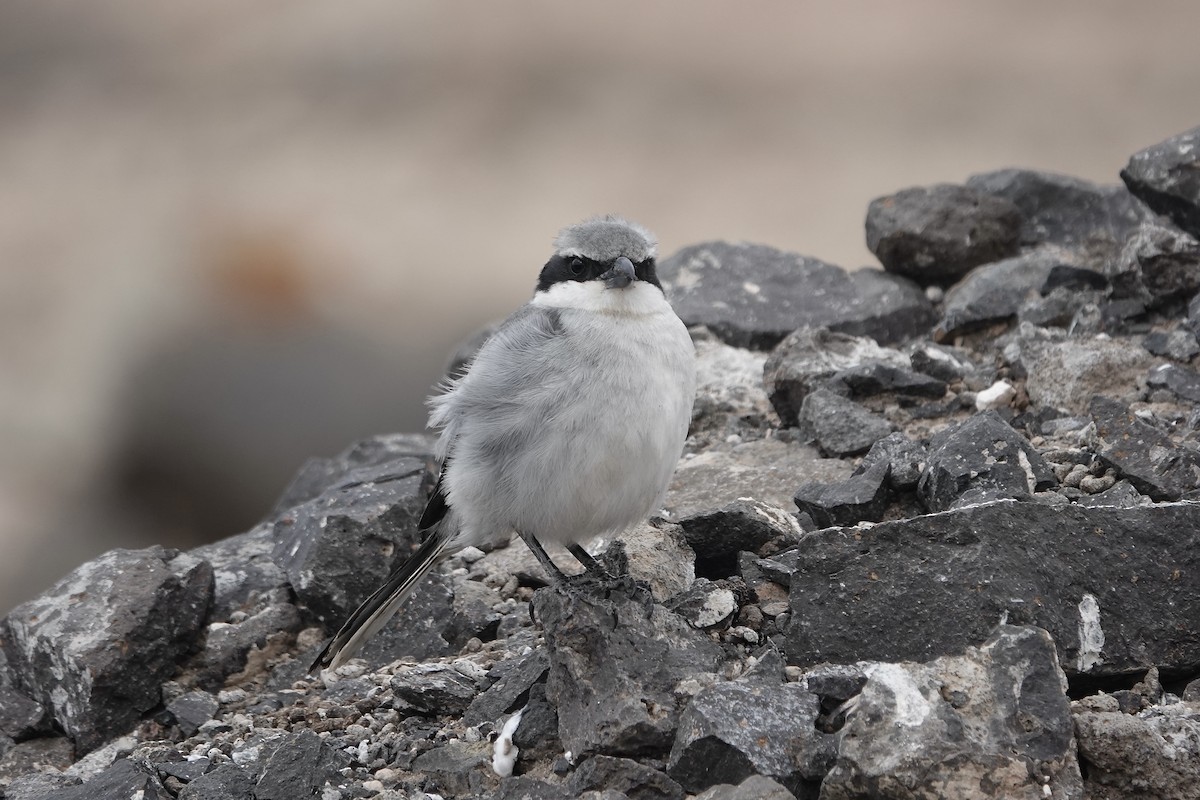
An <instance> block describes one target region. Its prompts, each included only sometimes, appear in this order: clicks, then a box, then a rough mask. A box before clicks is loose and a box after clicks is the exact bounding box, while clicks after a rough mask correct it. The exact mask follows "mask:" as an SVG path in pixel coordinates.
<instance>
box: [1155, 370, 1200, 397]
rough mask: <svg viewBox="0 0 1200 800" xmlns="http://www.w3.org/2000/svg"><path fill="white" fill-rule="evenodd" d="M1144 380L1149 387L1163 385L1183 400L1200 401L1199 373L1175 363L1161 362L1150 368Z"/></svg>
mask: <svg viewBox="0 0 1200 800" xmlns="http://www.w3.org/2000/svg"><path fill="white" fill-rule="evenodd" d="M1146 382H1147V383H1148V384H1149V385H1150V386H1151V387H1163V388H1166V389H1169V390H1170V391H1172V392H1174V393H1175V394H1177V395H1178V396H1180V397H1182V398H1183V399H1184V400H1190V401H1192V402H1193V403H1200V374H1198V373H1196V372H1194V371H1193V370H1190V369H1187V368H1186V367H1179V366H1176V365H1175V364H1161V365H1159V366H1157V367H1155V368H1154V369H1152V370H1150V375H1149V376H1148V377H1147V378H1146Z"/></svg>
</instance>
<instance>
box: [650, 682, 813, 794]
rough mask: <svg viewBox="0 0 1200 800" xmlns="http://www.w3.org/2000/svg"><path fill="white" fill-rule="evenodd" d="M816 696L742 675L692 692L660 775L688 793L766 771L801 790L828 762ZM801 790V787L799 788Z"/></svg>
mask: <svg viewBox="0 0 1200 800" xmlns="http://www.w3.org/2000/svg"><path fill="white" fill-rule="evenodd" d="M819 708H820V703H819V701H818V699H817V697H816V695H814V694H811V693H810V692H808V691H807V690H806V689H805V688H804V687H802V686H801V685H799V684H796V683H779V682H778V681H774V682H768V681H762V682H760V681H755V680H751V679H744V680H738V681H733V682H729V683H718V684H715V685H713V686H710V687H708V688H706V689H703V690H701V691H700V693H699V694H697V695H696V696H695V697H694V698H692V701H691V703H689V704H688V706H687V708H686V709H685V710H684V712H683V715H682V717H681V718H680V721H679V731H678V732H677V733H676V736H675V743H674V745H673V746H672V747H671V753H670V755H669V756H668V757H667V773H668V774H669V775H671V776H672V777H673V778H675V779H676V780H677V781H679V782H680V784H682V785H683V787H684V788H685V789H687V790H688V791H689V792H699V791H702V790H704V789H707V788H709V787H710V786H713V785H714V784H719V783H740V782H741V781H743V780H744V779H746V778H748V777H749V776H751V775H754V774H759V775H766V776H768V777H770V778H773V779H775V780H777V781H779V783H781V784H782V785H783V786H784V787H786V788H787V789H788V790H790V791H791V792H793V793H794V794H797V795H802V796H808V795H809V794H812V793H813V790H814V789H815V788H816V786H817V784H818V783H819V781H820V780H821V778H822V777H824V775H825V773H826V772H827V771H828V770H829V767H830V766H831V765H832V763H833V759H834V756H835V753H836V751H837V746H836V743H835V737H833V736H831V735H828V734H823V733H820V732H819V731H818V730H817V729H816V724H815V723H816V719H817V714H818V711H819ZM806 789H807V792H805V790H806Z"/></svg>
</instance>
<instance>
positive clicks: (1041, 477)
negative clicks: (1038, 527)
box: [917, 411, 1058, 511]
mask: <svg viewBox="0 0 1200 800" xmlns="http://www.w3.org/2000/svg"><path fill="white" fill-rule="evenodd" d="M1057 483H1058V482H1057V480H1056V479H1055V477H1054V472H1053V470H1051V469H1050V467H1049V465H1047V464H1046V462H1045V461H1044V460H1043V459H1042V457H1041V455H1039V454H1038V452H1037V450H1035V449H1034V447H1033V445H1031V444H1030V443H1029V440H1028V439H1026V438H1025V437H1024V436H1022V435H1021V434H1019V433H1017V432H1016V431H1015V430H1013V428H1012V427H1011V426H1010V425H1008V423H1006V422H1004V420H1002V419H1000V416H999V415H998V414H997V413H996V412H995V411H985V412H983V413H981V414H976V415H975V416H973V417H971V418H969V419H968V420H966V421H965V422H963V423H961V424H959V425H957V426H955V427H952V428H947V429H946V430H943V431H940V432H939V433H937V434H935V435H934V436H933V437H932V438H931V439H930V441H929V456H928V462H927V466H926V468H925V472H924V473H922V475H921V480H920V482H919V483H918V484H917V494H918V496H919V497H920V498H921V502H922V503H924V504H925V507H926V508H928V509H929V510H930V511H945V510H946V509H948V508H953V507H954V506H955V504H956V503H959V502H960V501H962V500H966V501H972V502H980V501H982V500H999V499H1004V498H1010V497H1015V498H1028V497H1029V496H1030V495H1032V494H1033V493H1034V492H1042V491H1045V490H1047V489H1050V488H1053V487H1054V486H1055V485H1057Z"/></svg>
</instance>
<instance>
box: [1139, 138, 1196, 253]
mask: <svg viewBox="0 0 1200 800" xmlns="http://www.w3.org/2000/svg"><path fill="white" fill-rule="evenodd" d="M1198 148H1200V128H1192V129H1191V130H1189V131H1185V132H1183V133H1181V134H1178V135H1176V136H1172V137H1171V138H1170V139H1167V140H1165V141H1162V142H1159V143H1158V144H1156V145H1152V146H1150V147H1147V148H1146V149H1145V150H1141V151H1139V152H1137V153H1134V154H1133V155H1132V156H1131V157H1130V159H1129V163H1128V164H1127V165H1126V166H1125V169H1123V170H1121V180H1123V181H1125V185H1126V186H1128V187H1129V191H1131V192H1132V193H1133V194H1135V195H1137V197H1138V199H1140V200H1141V201H1142V202H1143V203H1145V204H1146V205H1148V206H1149V207H1150V208H1152V209H1153V210H1154V211H1155V212H1156V213H1159V214H1162V215H1163V216H1166V217H1170V219H1171V221H1172V222H1174V223H1175V224H1176V225H1178V226H1179V227H1180V228H1183V229H1184V230H1185V231H1187V232H1188V233H1190V234H1192V235H1193V236H1197V237H1200V182H1198V181H1197V180H1196V172H1197V166H1198V162H1200V149H1198Z"/></svg>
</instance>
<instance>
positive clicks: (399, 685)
mask: <svg viewBox="0 0 1200 800" xmlns="http://www.w3.org/2000/svg"><path fill="white" fill-rule="evenodd" d="M390 686H391V689H392V693H393V694H395V695H396V698H397V699H399V700H402V701H404V702H405V703H406V704H407V705H408V706H409V707H410V708H412V709H413V710H415V711H416V712H417V713H418V714H425V715H428V716H435V717H436V716H451V715H452V716H461V715H462V713H463V712H464V711H466V710H467V707H468V706H470V705H471V701H473V700H474V699H475V697H476V695H478V694H479V688H478V687H477V686H476V685H475V682H474V681H473V680H471V679H470V678H468V677H467V676H465V675H462V674H461V673H459V672H457V671H456V670H454V669H453V668H452V667H450V666H447V665H446V664H418V665H417V666H413V667H404V668H402V669H401V670H400V671H398V672H397V673H396V675H395V676H393V677H392V680H391V684H390Z"/></svg>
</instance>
